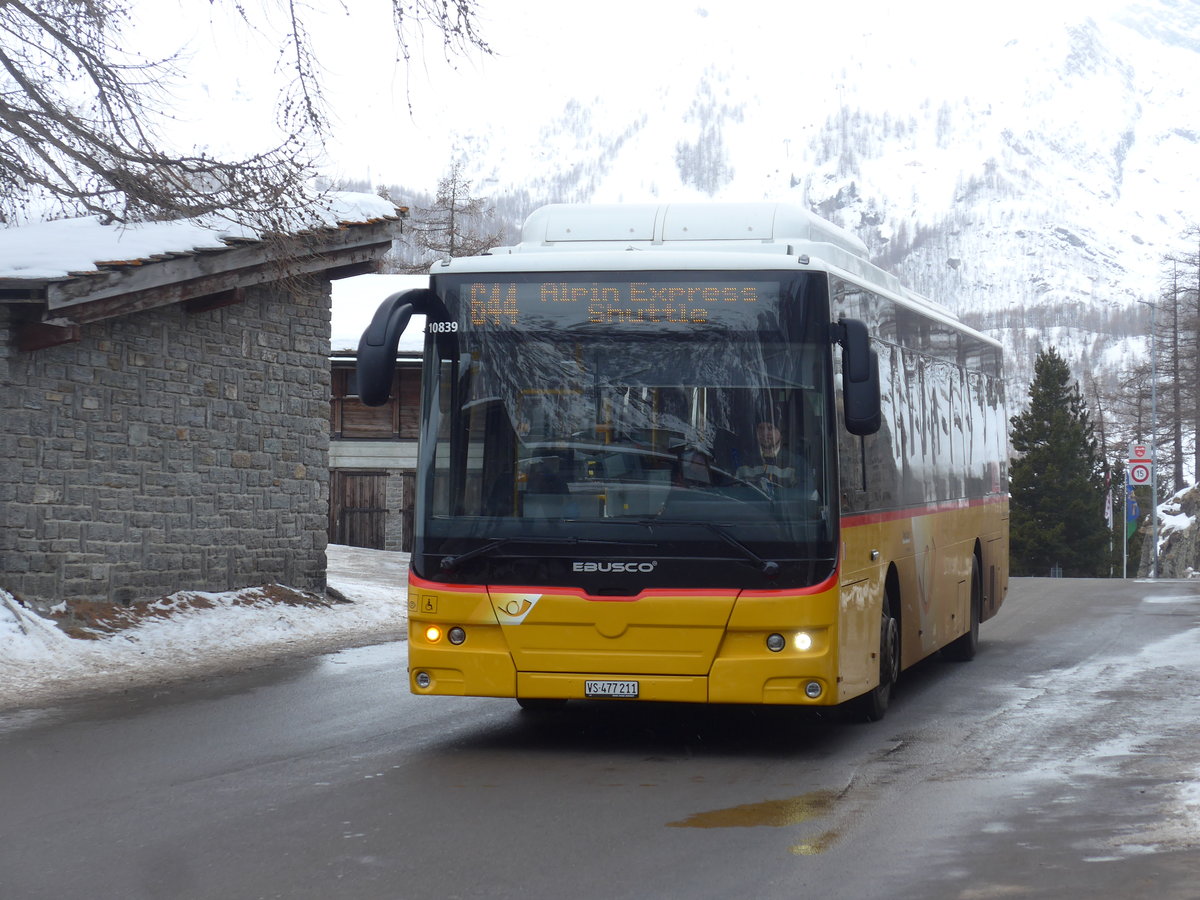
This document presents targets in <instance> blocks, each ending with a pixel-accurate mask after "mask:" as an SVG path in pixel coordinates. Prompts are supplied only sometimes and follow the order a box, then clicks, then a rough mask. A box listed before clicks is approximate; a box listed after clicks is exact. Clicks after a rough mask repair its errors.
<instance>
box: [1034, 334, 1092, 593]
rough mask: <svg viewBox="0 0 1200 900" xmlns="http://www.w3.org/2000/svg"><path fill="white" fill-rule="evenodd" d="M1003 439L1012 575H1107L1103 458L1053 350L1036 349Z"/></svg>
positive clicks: (1064, 368) (1083, 408)
mask: <svg viewBox="0 0 1200 900" xmlns="http://www.w3.org/2000/svg"><path fill="white" fill-rule="evenodd" d="M1011 438H1012V447H1013V450H1014V452H1015V453H1016V454H1017V455H1016V456H1015V458H1014V459H1013V460H1012V465H1011V467H1010V473H1011V485H1010V489H1011V496H1012V499H1011V565H1012V573H1013V574H1014V575H1049V574H1050V573H1051V571H1052V570H1054V569H1056V568H1061V570H1062V574H1063V575H1066V576H1068V577H1095V576H1103V575H1107V574H1108V567H1109V561H1108V543H1109V531H1108V527H1107V525H1106V523H1105V506H1106V505H1107V503H1108V501H1107V499H1106V496H1105V486H1104V461H1103V458H1102V456H1101V453H1100V449H1099V447H1098V445H1097V441H1096V437H1095V434H1094V431H1093V428H1092V423H1091V419H1090V417H1089V415H1088V411H1087V407H1086V404H1085V403H1084V401H1083V397H1082V396H1081V394H1080V392H1079V384H1078V383H1077V382H1076V381H1075V380H1074V379H1073V378H1072V377H1071V369H1070V366H1068V365H1067V363H1066V361H1065V360H1064V359H1063V358H1062V357H1061V356H1060V355H1059V354H1058V351H1057V350H1055V349H1054V348H1050V349H1049V350H1042V351H1041V352H1040V353H1039V354H1038V357H1037V360H1036V362H1035V363H1034V379H1033V383H1032V384H1031V385H1030V387H1029V407H1028V408H1027V409H1026V410H1025V411H1024V412H1022V413H1020V414H1018V415H1016V416H1013V418H1012V434H1011Z"/></svg>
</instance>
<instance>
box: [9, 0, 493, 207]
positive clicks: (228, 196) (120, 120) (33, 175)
mask: <svg viewBox="0 0 1200 900" xmlns="http://www.w3.org/2000/svg"><path fill="white" fill-rule="evenodd" d="M196 2H203V0H196ZM209 2H210V4H211V3H214V2H218V0H209ZM225 2H226V4H227V5H228V6H230V7H231V8H232V9H233V10H234V11H235V13H236V14H237V15H238V16H239V17H240V19H241V21H242V22H243V23H244V24H245V25H246V27H247V28H251V29H252V28H254V27H255V25H254V20H253V17H252V15H251V12H252V11H257V12H259V13H260V14H261V15H265V16H267V17H268V18H269V17H270V16H271V15H278V14H282V15H283V16H284V18H285V19H286V22H287V26H288V27H287V35H286V38H285V43H284V47H283V48H282V49H281V59H286V60H287V64H286V68H287V69H288V70H289V71H290V77H289V79H288V83H287V86H286V87H285V89H284V91H283V93H282V94H281V96H280V99H279V103H278V109H279V115H280V122H281V125H282V126H283V135H282V137H281V139H280V140H279V142H278V144H277V145H276V146H274V147H271V148H269V149H266V150H264V151H262V152H258V153H252V154H249V155H247V156H245V157H243V158H237V159H219V158H215V157H213V156H210V155H208V154H206V153H203V152H200V153H197V152H194V151H193V152H191V153H186V152H185V153H179V152H177V151H174V150H173V149H171V148H169V147H167V145H166V142H165V141H164V140H163V139H162V137H161V135H160V134H159V128H158V126H159V125H160V123H161V122H163V121H164V120H165V118H166V115H167V113H168V112H169V110H168V109H167V108H166V107H167V104H166V102H165V101H164V99H163V95H162V93H161V90H162V85H164V84H169V83H171V82H172V81H174V80H176V79H177V78H178V77H179V74H180V73H179V71H178V68H177V60H176V59H175V58H173V57H169V58H167V59H163V60H157V61H146V60H142V59H140V58H138V57H136V56H135V55H133V54H132V53H130V52H128V51H126V50H124V49H123V48H124V47H125V46H127V45H128V43H129V41H128V40H127V36H126V31H127V29H128V28H129V26H130V24H131V20H130V6H129V3H130V0H0V225H4V224H7V223H12V222H16V221H20V220H22V219H25V218H29V217H31V216H32V217H41V216H43V215H45V214H47V213H49V214H54V213H65V214H78V213H81V212H83V213H94V214H98V215H101V216H102V217H104V218H105V219H106V220H109V221H112V220H117V221H134V220H139V219H154V218H175V217H180V216H200V215H204V214H206V213H210V212H215V211H218V210H220V211H223V212H224V213H225V214H226V215H228V216H230V217H231V218H233V219H234V220H236V221H239V222H241V223H242V224H246V225H250V226H252V227H255V228H259V229H262V230H272V229H274V228H276V227H277V226H278V225H279V223H280V222H281V221H283V220H284V219H287V218H290V217H292V216H294V215H295V214H296V213H302V212H303V211H304V210H306V209H307V208H309V207H310V206H311V205H312V204H313V202H314V200H315V198H314V197H312V196H311V190H310V189H309V184H310V183H311V180H312V178H313V176H314V175H315V174H316V171H315V160H316V159H317V157H318V154H319V152H320V151H321V149H322V144H323V139H324V137H325V135H326V133H327V129H328V127H329V119H328V115H327V112H326V108H325V100H324V95H323V91H322V80H321V77H320V67H319V64H318V60H317V59H316V57H315V55H314V53H313V49H312V40H311V35H310V32H309V29H308V27H307V25H306V17H307V16H308V15H309V14H311V13H312V12H313V9H312V8H310V7H309V6H308V5H307V4H306V3H305V0H260V2H259V3H258V4H255V5H254V6H250V5H248V4H246V3H244V2H242V0H225ZM476 2H477V0H392V17H393V22H394V25H395V29H396V40H397V47H398V53H399V56H401V57H402V58H403V59H404V60H405V61H406V62H407V61H408V60H409V59H410V58H411V47H412V42H413V40H414V39H415V37H417V36H420V33H421V30H422V29H423V28H424V27H426V26H430V27H433V28H434V29H436V30H437V31H439V32H440V33H441V34H442V36H443V44H442V46H443V50H444V52H445V53H446V55H447V58H449V57H450V55H452V54H456V53H461V52H464V51H467V50H469V49H472V48H474V49H476V50H479V51H480V52H483V53H490V52H491V51H490V48H488V46H487V44H486V43H485V42H484V41H483V40H482V38H481V37H480V36H479V33H478V31H477V28H476V24H475V4H476ZM342 9H343V10H344V11H345V12H346V13H347V14H349V7H348V6H347V5H346V4H345V3H344V2H343V3H342ZM272 10H274V12H273V11H272Z"/></svg>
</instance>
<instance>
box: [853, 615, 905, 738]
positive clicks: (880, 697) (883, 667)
mask: <svg viewBox="0 0 1200 900" xmlns="http://www.w3.org/2000/svg"><path fill="white" fill-rule="evenodd" d="M899 677H900V623H899V622H898V621H897V620H896V617H895V615H893V613H892V599H891V597H890V596H889V597H885V598H884V604H883V612H882V613H881V615H880V618H879V684H878V685H876V686H875V687H874V688H873V689H871V690H870V691H868V692H867V693H865V694H863V695H862V696H861V697H859V698H858V712H859V713H860V715H861V716H862V718H864V719H865V720H866V721H868V722H878V721H879V720H880V719H882V718H883V717H884V714H885V713H886V712H887V710H888V705H889V704H890V703H891V701H892V688H893V686H894V685H895V684H896V681H897V679H899Z"/></svg>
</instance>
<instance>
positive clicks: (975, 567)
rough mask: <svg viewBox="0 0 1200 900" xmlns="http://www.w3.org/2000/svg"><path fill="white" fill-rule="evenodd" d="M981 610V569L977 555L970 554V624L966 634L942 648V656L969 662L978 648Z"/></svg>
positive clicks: (955, 660) (956, 660)
mask: <svg viewBox="0 0 1200 900" xmlns="http://www.w3.org/2000/svg"><path fill="white" fill-rule="evenodd" d="M982 612H983V570H982V568H981V567H980V565H979V556H978V555H976V554H974V553H972V554H971V612H970V616H971V625H970V627H969V628H967V632H966V634H963V635H961V636H960V637H957V638H955V639H954V640H953V641H951V642H950V643H949V644H947V645H946V646H945V647H943V648H942V656H944V657H945V658H946V659H949V660H953V661H954V662H970V661H971V660H973V659H974V658H975V654H976V652H977V651H978V650H979V620H980V618H981V615H982Z"/></svg>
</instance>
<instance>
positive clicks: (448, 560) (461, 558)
mask: <svg viewBox="0 0 1200 900" xmlns="http://www.w3.org/2000/svg"><path fill="white" fill-rule="evenodd" d="M620 543H622V542H621V541H601V540H597V539H595V538H581V537H565V538H552V537H533V536H528V535H525V536H512V537H501V538H494V539H493V540H490V541H488V542H487V543H486V544H480V545H479V546H478V547H476V548H475V549H474V550H468V551H467V552H466V553H460V554H458V555H457V556H454V555H451V556H443V557H442V562H441V568H442V571H443V572H453V571H454V570H455V569H457V568H458V567H459V566H461V565H462V564H463V563H465V562H467V561H468V560H472V559H475V558H476V557H478V556H486V555H487V554H489V553H491V552H492V551H493V550H496V549H497V548H499V547H503V546H504V545H505V544H563V545H575V544H620Z"/></svg>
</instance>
